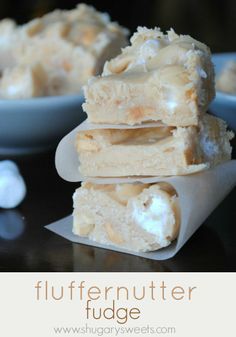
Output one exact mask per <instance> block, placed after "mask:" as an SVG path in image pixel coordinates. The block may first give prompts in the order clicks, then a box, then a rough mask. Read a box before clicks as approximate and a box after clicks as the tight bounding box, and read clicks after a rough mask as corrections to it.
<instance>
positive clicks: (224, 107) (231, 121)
mask: <svg viewBox="0 0 236 337" xmlns="http://www.w3.org/2000/svg"><path fill="white" fill-rule="evenodd" d="M229 60H236V53H221V54H213V55H212V61H213V63H214V65H215V73H216V77H217V76H218V75H219V73H220V72H221V70H222V68H223V66H224V65H225V63H226V62H227V61H229ZM209 111H210V113H212V114H213V115H215V116H217V117H220V118H222V119H224V120H225V121H226V122H227V124H228V126H229V128H230V129H232V130H234V131H235V132H236V95H230V94H226V93H224V92H221V91H216V97H215V99H214V101H213V102H212V103H211V105H210V107H209Z"/></svg>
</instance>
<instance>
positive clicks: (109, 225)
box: [73, 182, 180, 252]
mask: <svg viewBox="0 0 236 337" xmlns="http://www.w3.org/2000/svg"><path fill="white" fill-rule="evenodd" d="M73 200H74V213H73V219H74V220H73V232H74V234H76V235H79V236H84V237H88V238H89V239H90V240H93V241H96V242H98V243H101V244H108V245H109V244H111V245H115V246H118V247H123V248H127V249H129V250H133V251H143V252H145V251H153V250H157V249H160V248H162V247H166V246H168V245H169V244H170V243H171V241H173V240H174V239H175V238H176V237H177V235H178V231H179V225H180V214H179V207H178V196H177V193H176V191H175V190H174V189H173V187H172V186H170V185H169V184H167V183H164V182H161V183H155V184H142V183H132V184H111V185H97V184H92V183H89V182H86V183H82V186H81V187H80V188H78V189H77V190H76V191H75V193H74V196H73Z"/></svg>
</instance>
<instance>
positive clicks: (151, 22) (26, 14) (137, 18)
mask: <svg viewBox="0 0 236 337" xmlns="http://www.w3.org/2000/svg"><path fill="white" fill-rule="evenodd" d="M80 2H84V3H87V4H91V5H93V6H95V7H96V9H98V10H100V11H105V12H108V13H109V14H110V15H111V17H112V19H113V20H115V21H119V23H120V24H122V25H124V26H126V27H127V28H129V29H130V31H131V33H132V32H134V31H135V30H136V27H137V26H139V25H144V26H147V27H149V28H151V27H153V26H159V27H161V28H162V29H163V30H166V29H169V28H170V27H172V28H174V29H175V30H176V32H177V33H181V34H190V35H192V36H193V37H195V38H196V39H199V40H200V41H202V42H205V43H206V44H207V45H209V46H210V48H211V50H212V51H213V52H220V51H235V50H236V38H235V37H236V1H235V0H140V1H137V0H136V1H134V0H126V1H114V0H90V1H87V0H85V1H78V0H17V1H9V0H1V1H0V19H1V18H5V17H11V18H14V19H15V20H16V21H17V22H18V23H24V22H27V21H28V20H30V19H32V18H34V17H36V16H40V15H42V14H44V13H47V12H49V11H51V10H53V9H55V8H62V9H71V8H73V7H75V6H76V4H77V3H80Z"/></svg>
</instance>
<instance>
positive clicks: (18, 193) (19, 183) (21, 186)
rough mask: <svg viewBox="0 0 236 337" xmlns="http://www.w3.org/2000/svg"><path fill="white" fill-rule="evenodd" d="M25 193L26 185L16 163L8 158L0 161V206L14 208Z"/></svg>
mask: <svg viewBox="0 0 236 337" xmlns="http://www.w3.org/2000/svg"><path fill="white" fill-rule="evenodd" d="M25 195H26V185H25V182H24V180H23V178H22V176H21V175H20V172H19V170H18V167H17V165H16V164H15V163H14V162H13V161H10V160H3V161H1V162H0V207H1V208H14V207H16V206H18V205H19V204H20V203H21V202H22V200H23V199H24V198H25Z"/></svg>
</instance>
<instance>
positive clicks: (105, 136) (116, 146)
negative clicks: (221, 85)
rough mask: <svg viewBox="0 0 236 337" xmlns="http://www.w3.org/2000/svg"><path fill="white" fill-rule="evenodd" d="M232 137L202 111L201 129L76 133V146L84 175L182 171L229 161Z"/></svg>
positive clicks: (183, 173) (217, 121)
mask: <svg viewBox="0 0 236 337" xmlns="http://www.w3.org/2000/svg"><path fill="white" fill-rule="evenodd" d="M232 137H233V134H232V132H227V131H226V124H225V122H224V121H222V120H221V119H219V118H216V117H213V116H210V115H208V114H206V115H205V116H204V118H203V119H202V120H201V123H200V126H199V127H195V126H189V127H185V128H183V127H177V128H174V127H168V126H163V127H149V128H139V129H126V130H125V129H96V130H87V131H80V132H79V133H78V135H77V140H76V147H77V152H78V155H79V161H80V167H79V169H80V172H81V174H82V175H83V176H85V177H119V176H168V175H185V174H191V173H195V172H198V171H202V170H204V169H207V168H209V167H210V166H215V165H217V164H218V163H221V162H224V161H227V160H230V157H231V146H230V143H229V140H230V139H231V138H232Z"/></svg>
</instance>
